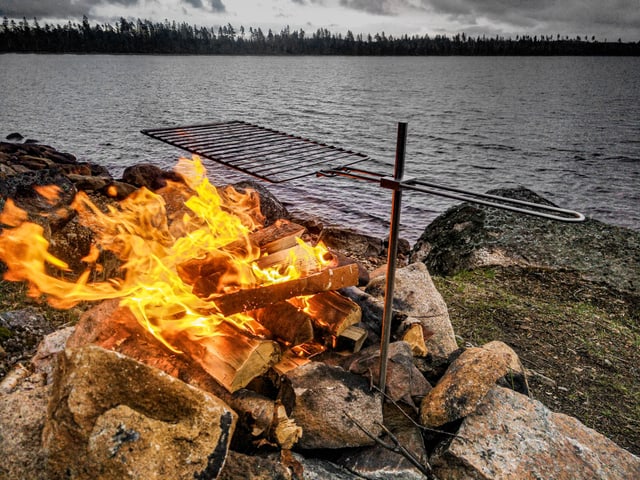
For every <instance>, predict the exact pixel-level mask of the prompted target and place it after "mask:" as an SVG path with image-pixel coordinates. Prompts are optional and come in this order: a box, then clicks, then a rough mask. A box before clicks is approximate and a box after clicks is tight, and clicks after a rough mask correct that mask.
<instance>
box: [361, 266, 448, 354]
mask: <svg viewBox="0 0 640 480" xmlns="http://www.w3.org/2000/svg"><path fill="white" fill-rule="evenodd" d="M385 284H386V275H385V276H379V277H376V278H374V279H372V280H371V282H370V283H369V285H368V286H367V288H366V292H367V293H368V294H370V295H372V296H374V297H377V298H378V299H380V300H382V301H384V295H385ZM393 308H394V310H398V311H400V312H402V313H403V314H405V315H406V316H407V317H409V318H414V319H417V320H418V321H420V323H422V325H423V326H424V327H425V328H426V329H427V330H428V331H430V332H433V335H431V336H430V337H429V338H426V339H425V343H426V346H427V350H428V351H429V353H430V354H431V355H432V356H434V357H440V358H446V357H448V356H449V355H450V354H451V353H452V352H454V351H455V350H457V348H458V344H457V342H456V338H455V333H454V331H453V327H452V326H451V321H450V319H449V311H448V310H447V305H446V303H445V302H444V300H443V298H442V295H440V292H438V290H437V289H436V287H435V285H434V283H433V280H432V279H431V276H430V275H429V271H428V270H427V267H426V266H425V265H424V264H422V263H413V264H411V265H408V266H406V267H404V268H399V269H397V270H396V282H395V288H394V295H393Z"/></svg>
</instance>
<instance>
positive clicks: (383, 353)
mask: <svg viewBox="0 0 640 480" xmlns="http://www.w3.org/2000/svg"><path fill="white" fill-rule="evenodd" d="M406 143H407V124H406V123H404V122H400V123H398V139H397V142H396V161H395V170H394V175H393V179H394V181H395V182H397V183H398V184H399V183H400V182H401V181H402V177H403V175H404V151H405V145H406ZM401 203H402V188H401V187H400V185H398V186H397V188H395V189H394V190H393V199H392V203H391V225H390V227H389V245H388V252H387V281H386V285H385V293H384V313H383V315H382V340H381V342H380V377H379V379H378V387H379V388H380V390H381V391H382V392H383V393H384V392H385V389H386V385H387V363H388V360H389V342H390V341H391V318H392V316H393V289H394V286H395V280H396V259H397V257H398V238H399V230H400V209H401Z"/></svg>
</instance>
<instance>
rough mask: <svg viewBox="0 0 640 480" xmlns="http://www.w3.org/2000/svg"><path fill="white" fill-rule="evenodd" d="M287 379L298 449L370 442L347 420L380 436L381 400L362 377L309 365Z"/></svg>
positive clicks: (321, 366) (336, 368)
mask: <svg viewBox="0 0 640 480" xmlns="http://www.w3.org/2000/svg"><path fill="white" fill-rule="evenodd" d="M287 378H288V379H289V380H290V381H291V386H292V387H293V391H294V392H295V407H294V408H293V411H292V412H291V417H292V418H293V419H294V420H295V422H296V424H297V425H298V426H300V427H302V438H300V440H299V441H298V443H297V446H298V447H300V448H302V449H312V448H348V447H360V446H363V445H371V444H373V443H374V442H373V440H372V439H371V438H369V437H368V436H367V435H366V434H365V433H363V431H362V430H361V429H360V428H358V426H357V425H356V424H354V422H352V421H351V418H352V419H354V420H355V421H356V422H357V423H358V424H360V425H361V426H362V427H363V428H364V429H366V430H367V431H368V432H370V433H371V434H372V435H374V436H377V435H379V434H380V431H381V428H380V426H379V425H378V423H382V420H383V416H382V406H381V405H382V402H381V398H380V395H379V393H377V392H374V391H372V390H371V389H370V388H369V383H368V382H367V380H365V379H364V378H363V377H360V376H358V375H354V374H352V373H349V372H346V371H345V370H343V369H342V368H339V367H331V366H328V365H325V364H323V363H318V362H311V363H308V364H306V365H303V366H300V367H297V368H295V369H294V370H291V371H290V372H288V373H287ZM349 417H351V418H349Z"/></svg>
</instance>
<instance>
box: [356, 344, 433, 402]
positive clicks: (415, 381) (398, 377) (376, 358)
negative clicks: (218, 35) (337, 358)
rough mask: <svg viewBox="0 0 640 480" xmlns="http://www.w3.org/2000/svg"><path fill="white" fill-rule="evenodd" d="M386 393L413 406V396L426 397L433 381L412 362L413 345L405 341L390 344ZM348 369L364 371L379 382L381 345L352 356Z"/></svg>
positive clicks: (357, 371)
mask: <svg viewBox="0 0 640 480" xmlns="http://www.w3.org/2000/svg"><path fill="white" fill-rule="evenodd" d="M388 359H389V360H388V363H387V388H386V392H385V393H386V394H387V395H389V397H390V398H391V399H392V400H394V401H396V402H397V401H403V402H405V403H406V404H407V405H411V406H414V402H413V399H414V398H420V399H421V398H422V397H424V396H425V395H426V394H427V393H428V392H429V391H430V390H431V385H430V384H429V382H427V380H426V379H425V378H424V376H423V375H422V373H420V370H418V369H417V368H416V366H415V365H414V364H413V355H412V352H411V346H410V345H409V344H408V343H406V342H392V343H391V344H389V351H388ZM346 369H347V370H348V371H350V372H352V373H355V374H358V375H363V376H364V377H366V378H368V379H369V380H370V381H371V382H372V383H374V384H376V385H377V384H378V378H379V376H380V346H379V345H373V346H371V347H368V348H366V349H365V350H362V351H361V352H359V353H358V354H356V355H354V356H353V357H350V358H349V360H348V362H347V365H346Z"/></svg>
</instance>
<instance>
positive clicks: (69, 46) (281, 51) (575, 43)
mask: <svg viewBox="0 0 640 480" xmlns="http://www.w3.org/2000/svg"><path fill="white" fill-rule="evenodd" d="M0 52H33V53H116V54H127V53H129V54H131V53H137V54H195V55H219V54H228V55H231V54H233V55H640V42H635V43H629V42H622V41H620V40H618V41H616V42H610V41H606V40H605V41H599V40H596V38H595V37H591V38H587V37H575V38H569V37H568V36H562V35H560V34H557V35H556V36H533V37H531V36H527V35H525V36H517V37H516V38H515V39H511V38H503V37H485V36H482V37H471V36H466V35H465V34H464V33H463V34H459V35H455V36H453V37H447V36H443V35H436V36H434V37H430V36H429V35H424V36H418V35H413V36H408V35H402V36H392V35H388V36H387V35H385V34H384V32H382V33H379V34H378V33H377V34H375V35H373V36H372V35H366V36H363V35H361V34H360V35H354V34H353V33H352V32H350V31H349V32H347V34H346V35H342V34H333V33H331V32H330V31H329V30H327V29H319V30H317V31H316V32H313V33H312V34H308V33H306V32H305V31H304V30H302V29H301V30H290V29H289V27H285V28H284V29H283V30H281V31H280V32H273V31H271V30H268V31H267V32H266V33H265V32H264V31H263V30H262V29H261V28H253V27H250V28H249V29H248V30H247V29H245V28H244V27H243V26H241V27H240V28H238V29H236V28H235V27H233V26H232V25H231V24H227V25H225V26H223V27H219V28H217V29H214V28H207V27H198V26H195V25H189V24H187V23H184V22H183V23H176V22H175V21H174V22H169V21H168V20H165V21H164V22H151V21H149V20H140V19H138V20H136V21H129V20H127V19H125V18H121V19H120V21H119V22H118V23H117V24H116V25H110V24H108V23H106V24H94V25H90V24H89V20H88V19H87V17H84V18H83V20H82V22H81V23H76V22H71V21H69V22H67V23H66V24H64V25H60V24H55V25H50V24H48V23H45V24H44V25H40V24H39V23H38V21H37V20H36V19H34V20H33V21H32V22H29V21H27V19H25V18H23V19H22V20H20V21H17V22H16V21H15V20H9V19H8V18H7V17H4V18H3V22H2V26H1V27H0Z"/></svg>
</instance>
